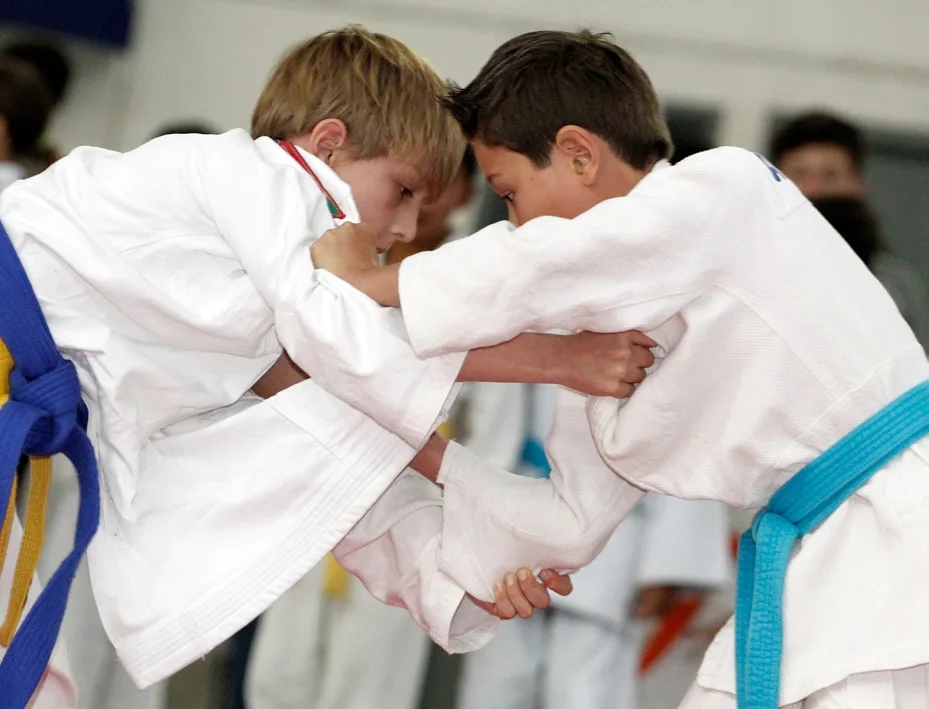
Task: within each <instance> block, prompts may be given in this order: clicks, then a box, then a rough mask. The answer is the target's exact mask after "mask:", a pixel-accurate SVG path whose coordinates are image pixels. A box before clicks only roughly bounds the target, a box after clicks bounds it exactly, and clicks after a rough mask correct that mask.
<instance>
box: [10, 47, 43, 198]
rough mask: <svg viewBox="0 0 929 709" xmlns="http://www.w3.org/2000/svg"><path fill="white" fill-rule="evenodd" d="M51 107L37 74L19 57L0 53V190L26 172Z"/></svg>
mask: <svg viewBox="0 0 929 709" xmlns="http://www.w3.org/2000/svg"><path fill="white" fill-rule="evenodd" d="M51 111H52V98H51V94H50V93H49V91H48V89H47V88H46V86H45V84H44V82H43V80H42V77H41V75H40V74H39V73H38V71H36V69H35V68H34V67H33V66H32V65H31V64H28V63H26V62H24V61H21V60H19V59H14V58H10V57H0V191H3V190H4V189H6V188H7V187H9V186H10V184H12V183H13V182H15V181H16V180H20V179H22V178H24V177H26V176H27V172H28V169H27V162H28V160H29V158H30V156H32V155H33V154H34V152H35V151H36V150H37V149H38V146H39V142H40V140H41V138H42V135H43V134H44V133H45V127H46V125H47V124H48V120H49V117H50V115H51Z"/></svg>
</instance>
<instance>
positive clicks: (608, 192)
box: [602, 160, 656, 199]
mask: <svg viewBox="0 0 929 709" xmlns="http://www.w3.org/2000/svg"><path fill="white" fill-rule="evenodd" d="M655 164H656V163H652V164H650V165H648V166H646V167H645V169H644V170H640V169H638V168H635V167H632V165H629V164H628V163H626V162H624V161H622V160H618V161H617V162H616V163H614V166H613V168H612V169H611V170H610V173H609V174H608V175H605V177H606V179H605V180H604V182H603V193H602V195H603V199H614V198H616V197H625V196H626V195H627V194H629V193H630V192H632V190H633V189H635V186H636V185H638V184H639V183H640V182H641V181H642V180H643V179H644V178H645V176H646V175H648V173H650V172H651V171H652V169H653V168H654V167H655Z"/></svg>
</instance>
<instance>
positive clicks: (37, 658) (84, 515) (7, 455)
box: [0, 225, 100, 709]
mask: <svg viewBox="0 0 929 709" xmlns="http://www.w3.org/2000/svg"><path fill="white" fill-rule="evenodd" d="M0 340H3V342H4V343H5V344H6V346H7V348H8V349H9V351H10V353H11V354H12V356H13V360H14V362H15V368H14V369H13V372H12V374H11V375H10V398H9V401H7V403H6V404H4V405H3V406H2V407H0V501H3V502H4V504H5V502H6V500H8V499H9V497H10V493H11V489H12V487H13V480H14V477H15V475H16V468H17V464H18V463H19V460H20V458H21V457H22V456H23V455H24V454H26V455H32V456H49V455H54V454H56V453H64V454H65V455H66V456H67V457H68V458H69V459H70V460H71V462H72V463H73V464H74V467H75V468H76V470H77V475H78V480H79V482H80V489H81V502H80V507H79V510H78V518H77V531H76V533H75V535H74V549H73V550H72V551H71V553H70V554H68V556H67V557H66V558H65V560H64V561H63V562H62V563H61V566H60V567H59V568H58V570H57V571H55V573H54V574H53V575H52V577H51V578H50V579H49V580H48V583H47V584H46V585H45V589H44V590H43V591H42V593H41V594H40V595H39V598H38V599H37V600H36V602H35V605H33V607H32V609H31V610H30V611H29V614H28V615H27V616H26V618H25V619H24V620H23V622H22V624H21V625H20V626H19V628H18V630H17V632H16V634H15V635H14V637H13V641H12V642H11V643H10V647H9V649H8V650H7V652H6V655H5V656H4V658H3V661H2V662H0V709H24V708H25V706H26V705H27V704H28V703H29V701H30V699H31V698H32V695H33V694H34V693H35V690H36V688H37V687H38V685H39V683H40V682H41V681H42V677H43V675H44V673H45V668H46V667H47V666H48V661H49V658H50V657H51V654H52V649H53V648H54V647H55V641H56V640H57V638H58V632H59V630H60V628H61V621H62V618H63V617H64V612H65V607H66V605H67V601H68V592H69V591H70V589H71V581H72V580H73V579H74V574H75V572H76V571H77V567H78V564H79V563H80V561H81V558H82V557H83V556H84V552H85V551H86V550H87V546H88V545H89V544H90V540H91V539H92V538H93V536H94V534H95V533H96V531H97V524H98V523H99V519H100V488H99V482H98V480H97V462H96V458H95V456H94V450H93V447H92V446H91V444H90V440H89V439H88V438H87V433H86V428H87V408H86V407H85V406H84V403H83V402H82V401H81V387H80V383H79V381H78V378H77V371H76V370H75V368H74V365H73V364H72V363H71V362H68V361H67V360H65V359H64V358H63V357H62V356H61V354H60V353H59V352H58V349H57V347H55V342H54V340H53V339H52V335H51V333H50V332H49V329H48V324H47V323H46V322H45V317H44V316H43V315H42V310H41V308H40V307H39V302H38V300H37V299H36V296H35V293H34V292H33V290H32V285H31V284H30V282H29V278H28V277H27V276H26V272H25V271H24V270H23V266H22V264H21V263H20V261H19V257H18V256H17V255H16V251H15V250H14V249H13V244H12V243H11V242H10V238H9V236H8V235H7V233H6V230H5V229H4V228H3V226H2V225H0Z"/></svg>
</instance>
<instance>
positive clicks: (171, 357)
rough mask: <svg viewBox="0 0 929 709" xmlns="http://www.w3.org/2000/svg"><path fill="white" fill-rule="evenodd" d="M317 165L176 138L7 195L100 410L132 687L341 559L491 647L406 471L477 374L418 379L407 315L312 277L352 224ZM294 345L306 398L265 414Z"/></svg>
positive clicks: (99, 158)
mask: <svg viewBox="0 0 929 709" xmlns="http://www.w3.org/2000/svg"><path fill="white" fill-rule="evenodd" d="M304 158H305V159H306V161H307V162H308V163H309V164H310V166H311V167H312V170H313V172H314V173H315V177H314V176H313V175H310V174H307V172H306V171H305V170H304V169H303V168H302V167H301V166H300V165H298V164H297V162H296V161H295V160H294V159H293V158H291V156H290V155H288V153H287V152H285V151H284V150H283V149H282V148H281V147H280V146H278V145H277V144H276V143H275V142H274V141H272V140H270V139H267V138H262V139H259V140H257V141H253V140H252V139H251V138H250V137H249V136H248V134H247V133H245V132H244V131H241V130H239V131H232V132H230V133H227V134H225V135H222V136H200V135H179V136H168V137H165V138H160V139H157V140H155V141H152V142H151V143H148V144H146V145H144V146H142V147H141V148H138V149H136V150H134V151H132V152H129V153H126V154H118V153H114V152H110V151H106V150H100V149H94V148H80V149H78V150H76V151H75V152H73V153H72V154H71V155H69V156H68V157H66V158H64V159H62V160H60V161H59V162H57V163H56V164H55V165H53V166H52V167H51V168H49V169H48V170H47V171H45V172H44V173H42V174H41V175H39V176H37V177H35V178H32V179H30V180H26V181H22V182H19V183H17V184H15V185H14V186H12V187H11V188H9V189H8V190H7V191H6V192H5V193H4V194H3V195H0V220H2V222H3V224H4V225H5V227H6V228H7V230H8V232H9V234H10V237H11V239H12V241H13V244H14V246H15V247H16V250H17V252H18V254H19V256H20V259H21V260H22V262H23V266H24V267H25V270H26V272H27V274H28V275H29V277H30V280H31V281H32V284H33V287H34V289H35V291H36V294H37V296H38V299H39V302H40V303H41V305H42V308H43V311H44V313H45V316H46V318H47V320H48V324H49V327H50V329H51V332H52V334H53V336H54V337H55V341H56V343H57V345H58V347H59V349H60V350H61V351H62V352H63V354H64V355H65V356H66V357H68V358H69V359H71V360H73V361H74V364H75V366H76V367H77V370H78V374H79V377H80V381H81V386H82V391H83V395H84V399H85V401H86V403H87V406H88V409H89V412H90V423H89V435H90V437H91V440H92V441H93V443H94V446H95V449H96V451H97V456H98V461H99V464H100V471H101V491H102V497H103V500H102V515H101V516H102V519H101V528H100V531H99V533H98V535H97V537H96V538H95V540H94V542H93V544H92V546H91V548H90V550H89V566H90V573H91V578H92V581H93V589H94V595H95V597H96V600H97V605H98V608H99V610H100V614H101V619H102V621H103V626H104V628H105V630H106V632H107V635H108V636H109V638H110V640H111V641H112V642H113V644H114V645H115V647H116V650H117V653H118V654H119V657H120V660H121V661H122V663H123V665H124V666H125V667H126V669H127V671H128V672H129V674H130V676H131V677H132V679H133V680H134V682H135V683H136V684H137V685H139V686H140V687H145V686H148V685H150V684H152V683H154V682H157V681H159V680H161V679H163V678H165V677H167V676H168V675H170V674H172V673H173V672H175V671H176V670H178V669H180V668H181V667H183V666H184V665H186V664H188V663H190V662H191V661H193V660H195V659H196V658H198V657H200V656H202V655H204V654H205V653H207V652H208V651H209V650H211V649H212V648H213V647H215V646H216V645H217V644H218V643H220V642H222V641H223V640H224V639H226V638H227V637H229V636H230V635H231V634H233V633H234V632H235V631H236V630H238V629H239V628H241V627H242V626H244V625H245V624H246V623H247V622H248V621H250V620H251V619H252V618H254V617H255V616H256V615H258V614H259V613H260V612H262V611H263V610H264V609H265V608H267V607H268V605H270V604H271V603H272V602H273V601H274V600H275V599H276V598H278V597H279V596H280V595H281V594H282V593H284V591H285V590H286V589H287V588H289V587H290V586H291V585H292V584H293V583H295V582H296V581H297V580H298V579H299V578H300V577H302V576H303V575H304V574H305V573H306V572H307V571H309V570H310V569H311V568H312V567H313V566H314V565H315V564H316V563H317V562H318V561H319V560H320V559H322V558H323V556H324V555H325V554H326V553H327V552H328V551H329V550H330V549H332V548H333V547H334V546H336V545H337V544H339V542H340V540H342V542H341V544H340V545H339V549H338V554H339V556H340V559H341V561H342V563H343V565H344V566H346V567H347V568H349V569H351V570H355V569H356V567H357V566H358V565H362V564H363V565H364V570H363V571H361V570H359V573H361V574H362V575H363V576H364V577H365V581H366V585H367V587H368V589H369V590H370V591H371V593H372V594H374V595H375V596H377V597H378V598H380V599H382V600H385V601H387V602H389V603H392V604H397V605H406V606H407V607H408V609H409V610H410V611H411V613H412V615H413V617H414V618H415V619H416V620H417V622H418V623H419V624H420V625H421V626H422V627H424V628H425V629H426V630H427V631H428V632H429V633H430V634H431V636H432V637H433V638H434V639H435V640H436V641H437V642H439V643H440V644H442V645H443V646H445V647H447V648H450V649H453V650H458V651H461V650H468V649H471V648H473V647H474V646H475V645H476V644H478V643H480V642H482V641H484V640H485V639H486V637H487V636H488V635H489V633H490V632H492V630H493V628H494V627H495V621H494V619H493V618H492V617H491V616H489V615H488V614H486V613H484V612H483V611H481V610H480V609H478V608H477V607H476V606H474V605H473V604H472V603H470V601H466V600H465V601H464V602H463V599H464V595H463V592H462V590H461V589H460V588H459V587H458V586H457V585H456V584H454V583H452V582H451V581H450V580H449V579H447V578H446V577H445V576H444V575H443V574H442V572H440V571H439V570H438V559H437V552H438V537H437V532H438V530H439V528H440V525H441V496H440V494H439V492H438V490H437V489H436V488H435V486H433V485H431V483H429V482H427V481H425V480H423V479H421V478H420V477H419V476H417V475H414V474H412V473H403V474H401V473H402V471H403V470H404V467H405V466H406V464H407V462H408V461H409V460H410V459H411V458H412V456H413V454H414V452H415V449H416V447H418V446H419V445H420V444H421V443H422V442H423V441H424V440H425V438H426V437H427V436H428V435H429V433H430V432H431V431H432V430H433V429H434V427H435V425H436V424H437V423H438V422H439V421H440V420H441V419H442V418H443V417H444V415H445V410H446V409H447V407H448V405H449V404H450V401H451V399H452V398H453V397H452V396H451V395H452V394H453V393H454V390H455V386H454V380H455V378H456V376H457V372H458V369H459V368H460V365H461V362H462V359H463V358H462V356H461V355H452V356H448V357H440V358H436V359H430V360H426V361H423V360H419V359H417V358H416V357H415V355H414V354H413V353H412V351H411V350H410V347H409V344H408V342H407V340H406V336H405V329H404V326H403V322H402V319H401V317H400V314H399V313H398V312H397V311H394V310H387V309H383V308H378V307H376V306H375V305H374V304H373V303H372V302H371V301H370V300H368V299H367V298H365V297H364V296H362V295H361V294H359V293H358V292H356V291H354V290H353V289H351V288H349V287H347V286H346V285H345V284H344V283H342V282H340V281H338V279H335V278H331V277H329V275H328V274H325V273H323V272H318V271H314V269H313V264H312V262H311V260H310V256H309V249H308V248H307V247H308V245H309V243H311V241H312V240H313V238H315V237H317V236H319V235H321V234H322V233H324V232H325V231H327V230H328V229H331V228H332V227H333V226H334V224H335V222H334V219H333V217H332V216H331V214H330V212H329V210H328V208H327V200H326V196H327V195H328V196H330V197H331V198H332V200H333V201H334V202H335V203H336V205H338V207H339V208H340V209H341V210H342V211H343V212H344V213H345V215H346V217H347V218H349V219H357V217H358V215H357V210H356V208H355V206H354V203H353V201H352V198H351V195H350V193H349V189H348V186H347V185H346V184H345V183H343V182H342V181H341V180H340V179H339V178H338V177H337V176H336V175H335V173H333V172H332V171H331V170H330V169H329V168H328V167H327V166H326V165H325V164H323V163H322V162H321V161H318V160H316V159H315V158H313V157H312V156H310V155H307V154H304ZM317 180H318V181H319V185H321V186H318V184H317ZM281 343H283V345H284V347H286V349H287V351H288V352H289V353H290V354H291V356H292V357H293V358H294V359H295V360H296V362H297V363H298V365H299V366H300V367H301V368H303V369H304V370H305V371H307V372H309V373H310V374H311V375H312V377H313V379H312V380H310V381H306V382H303V383H301V384H299V385H297V386H294V387H291V388H290V389H288V390H287V391H285V392H282V393H281V394H279V395H277V396H275V397H273V398H271V399H269V400H267V401H261V400H260V399H258V398H257V397H254V396H252V395H250V394H249V393H248V391H249V389H250V387H251V386H252V385H253V384H254V382H255V381H256V380H257V379H258V378H259V377H260V376H261V375H262V374H263V373H264V372H265V371H266V370H267V369H268V368H269V367H270V366H271V365H272V364H273V362H274V361H275V360H276V359H277V358H278V356H279V355H280V353H281V351H282V346H281ZM327 388H328V389H332V390H337V391H338V393H339V396H340V397H341V398H336V397H335V396H333V395H332V394H330V393H329V392H328V391H327ZM365 414H370V415H372V416H375V417H376V418H378V419H379V420H382V421H385V422H389V423H388V427H389V430H387V429H385V428H382V427H380V426H378V425H376V424H375V423H374V422H373V421H372V420H370V419H369V418H367V417H366V416H365ZM398 475H401V477H400V478H399V479H397V476H398ZM395 480H396V482H394V481H395ZM392 482H393V483H394V484H393V485H391V483H392ZM388 487H390V489H389V490H388ZM385 491H386V494H385ZM382 496H383V497H382ZM378 498H382V501H381V503H379V504H378V505H375V504H374V503H375V502H376V501H378ZM372 506H373V509H372ZM369 510H370V511H369ZM381 510H383V511H381ZM366 513H367V514H366ZM453 621H454V622H453Z"/></svg>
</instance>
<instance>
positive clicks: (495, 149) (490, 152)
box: [472, 140, 529, 180]
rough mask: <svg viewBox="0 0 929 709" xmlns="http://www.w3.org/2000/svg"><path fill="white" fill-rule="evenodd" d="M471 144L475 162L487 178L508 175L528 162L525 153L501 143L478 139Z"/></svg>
mask: <svg viewBox="0 0 929 709" xmlns="http://www.w3.org/2000/svg"><path fill="white" fill-rule="evenodd" d="M472 145H473V147H474V157H475V159H476V160H477V164H478V165H479V166H480V168H481V172H483V173H484V176H485V177H486V178H487V179H488V180H491V179H492V178H496V177H502V176H505V175H510V174H512V173H513V171H514V170H517V169H520V168H522V167H524V166H525V164H527V163H529V159H528V158H527V157H526V156H525V155H521V154H520V153H517V152H515V151H513V150H510V149H509V148H506V147H503V146H501V145H487V144H486V143H482V142H481V141H479V140H475V141H473V143H472Z"/></svg>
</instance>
